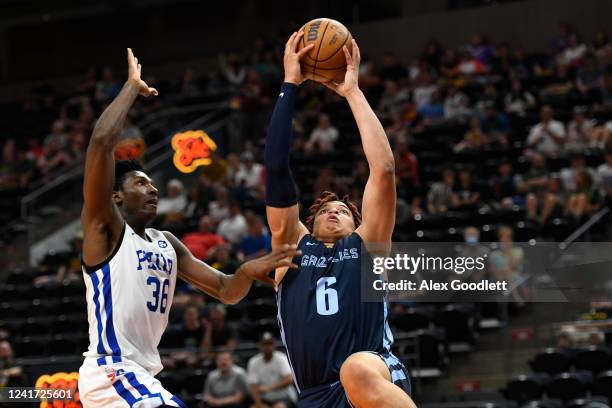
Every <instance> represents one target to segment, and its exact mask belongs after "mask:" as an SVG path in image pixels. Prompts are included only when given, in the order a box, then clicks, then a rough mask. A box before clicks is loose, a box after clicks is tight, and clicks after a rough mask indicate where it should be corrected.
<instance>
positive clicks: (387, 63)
mask: <svg viewBox="0 0 612 408" xmlns="http://www.w3.org/2000/svg"><path fill="white" fill-rule="evenodd" d="M379 75H380V78H381V79H382V80H383V81H386V80H392V81H399V80H400V79H403V78H406V76H407V75H408V72H407V71H406V68H404V67H403V66H402V64H400V62H399V61H398V60H397V58H396V57H395V55H393V53H390V52H386V53H385V54H384V55H383V59H382V64H381V67H380V70H379Z"/></svg>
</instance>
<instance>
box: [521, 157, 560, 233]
mask: <svg viewBox="0 0 612 408" xmlns="http://www.w3.org/2000/svg"><path fill="white" fill-rule="evenodd" d="M550 178H551V177H550V174H549V172H548V170H547V168H546V159H545V158H544V156H542V155H540V154H534V155H533V156H532V157H531V168H530V169H529V172H528V173H527V174H526V175H525V177H522V178H520V179H519V181H518V185H519V191H521V192H524V193H526V201H525V208H526V210H527V218H529V219H532V220H534V221H537V222H539V223H542V224H543V223H545V222H546V221H547V220H548V217H550V215H551V214H552V213H553V211H554V210H555V207H556V205H557V203H558V202H559V200H558V198H557V197H556V196H555V194H554V193H551V192H550V190H549V187H550ZM538 214H539V215H538Z"/></svg>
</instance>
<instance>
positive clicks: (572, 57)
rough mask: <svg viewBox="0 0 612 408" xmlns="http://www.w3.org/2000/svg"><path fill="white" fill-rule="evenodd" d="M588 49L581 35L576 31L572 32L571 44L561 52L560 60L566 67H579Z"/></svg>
mask: <svg viewBox="0 0 612 408" xmlns="http://www.w3.org/2000/svg"><path fill="white" fill-rule="evenodd" d="M587 50H588V49H587V46H586V45H585V44H584V43H583V42H582V41H581V39H580V36H579V35H578V34H577V33H576V32H572V33H571V34H570V36H569V45H568V46H567V48H566V49H565V50H563V52H561V53H560V54H559V61H560V63H561V64H562V65H565V66H566V67H570V68H577V67H579V66H580V64H581V63H582V60H583V57H584V55H585V54H586V52H587Z"/></svg>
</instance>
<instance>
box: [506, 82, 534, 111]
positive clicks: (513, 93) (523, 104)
mask: <svg viewBox="0 0 612 408" xmlns="http://www.w3.org/2000/svg"><path fill="white" fill-rule="evenodd" d="M504 106H505V109H506V113H507V114H508V115H514V116H519V117H525V115H526V114H527V111H528V110H530V109H533V108H535V106H536V100H535V98H534V97H533V95H532V94H531V93H530V92H529V91H526V90H524V89H523V85H522V84H521V81H520V80H518V79H513V80H512V89H511V90H510V92H508V93H507V94H506V97H505V98H504Z"/></svg>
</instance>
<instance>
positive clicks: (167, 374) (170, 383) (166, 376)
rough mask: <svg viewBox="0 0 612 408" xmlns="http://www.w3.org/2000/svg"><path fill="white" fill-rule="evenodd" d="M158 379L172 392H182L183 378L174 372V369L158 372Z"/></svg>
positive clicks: (178, 393)
mask: <svg viewBox="0 0 612 408" xmlns="http://www.w3.org/2000/svg"><path fill="white" fill-rule="evenodd" d="M157 379H158V380H159V381H160V382H161V383H162V384H163V385H164V388H165V389H167V390H168V391H169V392H171V393H172V394H177V395H180V393H181V388H182V387H181V384H182V378H180V377H179V375H177V374H175V373H173V372H172V371H167V370H164V371H162V372H161V373H159V374H157Z"/></svg>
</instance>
